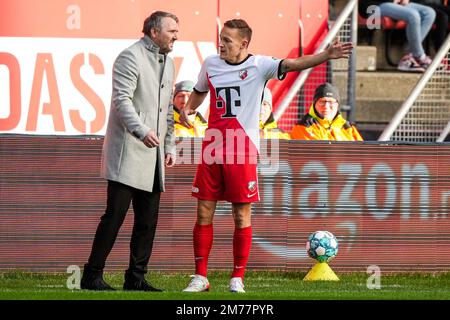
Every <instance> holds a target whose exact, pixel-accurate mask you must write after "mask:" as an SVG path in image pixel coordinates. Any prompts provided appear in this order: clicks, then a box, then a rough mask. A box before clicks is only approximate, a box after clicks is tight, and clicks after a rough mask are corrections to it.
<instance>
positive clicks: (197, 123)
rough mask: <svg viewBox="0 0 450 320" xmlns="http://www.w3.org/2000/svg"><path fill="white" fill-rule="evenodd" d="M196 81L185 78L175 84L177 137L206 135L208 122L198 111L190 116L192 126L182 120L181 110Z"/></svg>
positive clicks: (174, 115) (174, 108) (174, 104)
mask: <svg viewBox="0 0 450 320" xmlns="http://www.w3.org/2000/svg"><path fill="white" fill-rule="evenodd" d="M194 85H195V84H194V82H192V81H189V80H185V81H181V82H178V83H177V84H176V85H175V90H174V92H173V117H174V121H175V125H174V127H175V136H177V137H204V136H205V130H206V128H207V127H208V122H207V121H206V120H205V118H203V116H202V115H201V114H200V113H199V112H197V113H195V114H193V115H191V116H190V117H189V120H190V121H191V123H192V128H187V127H185V126H183V125H182V124H181V122H180V110H181V109H182V108H184V106H185V105H186V102H187V101H188V99H189V96H190V95H191V93H192V91H193V90H194Z"/></svg>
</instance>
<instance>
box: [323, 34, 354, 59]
mask: <svg viewBox="0 0 450 320" xmlns="http://www.w3.org/2000/svg"><path fill="white" fill-rule="evenodd" d="M326 51H327V53H328V57H329V58H330V59H339V58H348V57H349V56H350V54H351V53H352V51H353V43H351V42H339V38H337V39H336V40H335V41H334V42H333V43H332V44H331V45H330V46H329V47H328V49H327V50H326Z"/></svg>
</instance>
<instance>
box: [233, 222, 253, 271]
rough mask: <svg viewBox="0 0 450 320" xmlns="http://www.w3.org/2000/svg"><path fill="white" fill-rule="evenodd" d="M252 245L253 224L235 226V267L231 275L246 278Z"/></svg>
mask: <svg viewBox="0 0 450 320" xmlns="http://www.w3.org/2000/svg"><path fill="white" fill-rule="evenodd" d="M251 247H252V226H249V227H245V228H242V229H238V228H235V229H234V236H233V256H234V268H233V273H232V274H231V277H232V278H234V277H241V278H244V273H245V267H246V266H247V261H248V256H249V255H250V248H251Z"/></svg>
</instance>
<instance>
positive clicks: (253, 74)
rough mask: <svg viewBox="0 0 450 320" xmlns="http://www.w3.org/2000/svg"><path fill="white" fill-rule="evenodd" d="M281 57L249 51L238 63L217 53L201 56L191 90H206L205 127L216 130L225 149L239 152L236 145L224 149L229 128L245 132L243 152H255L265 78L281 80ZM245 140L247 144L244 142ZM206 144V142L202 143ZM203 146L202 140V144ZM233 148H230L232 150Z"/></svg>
mask: <svg viewBox="0 0 450 320" xmlns="http://www.w3.org/2000/svg"><path fill="white" fill-rule="evenodd" d="M281 62H282V60H281V59H275V58H272V57H268V56H260V55H256V56H254V55H249V56H248V57H247V58H246V59H245V60H244V61H242V62H241V63H238V64H231V63H229V62H227V61H225V60H223V59H220V56H219V55H212V56H209V57H207V58H206V59H205V62H204V63H203V65H202V68H201V70H200V73H199V76H198V82H197V84H196V85H195V88H194V90H196V91H198V92H208V91H209V94H210V110H209V119H208V129H207V133H206V136H207V135H208V131H209V130H212V129H215V130H216V132H217V130H219V131H220V132H221V133H222V136H223V142H224V144H223V146H224V150H226V151H225V153H230V152H234V153H235V154H236V153H239V151H238V150H242V149H237V148H236V146H234V148H232V149H231V150H230V149H226V143H227V136H228V137H229V139H228V140H230V137H231V136H230V134H232V132H231V130H234V131H241V132H243V133H244V135H245V140H246V146H245V152H246V154H247V155H254V154H255V152H256V153H259V115H260V110H261V102H262V97H263V93H264V87H265V86H266V83H267V81H268V80H270V79H273V78H278V79H280V80H282V79H283V78H284V75H283V74H281V71H280V70H281ZM247 144H248V145H247ZM206 145H207V143H206ZM203 147H205V141H204V144H203ZM232 150H233V151H232Z"/></svg>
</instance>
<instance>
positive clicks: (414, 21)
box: [359, 0, 436, 72]
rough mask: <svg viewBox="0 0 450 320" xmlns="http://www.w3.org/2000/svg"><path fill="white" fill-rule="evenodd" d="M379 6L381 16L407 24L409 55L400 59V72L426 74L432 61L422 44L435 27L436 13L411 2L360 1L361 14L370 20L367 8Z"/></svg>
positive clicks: (396, 0)
mask: <svg viewBox="0 0 450 320" xmlns="http://www.w3.org/2000/svg"><path fill="white" fill-rule="evenodd" d="M371 5H378V6H379V9H380V15H381V16H382V17H383V16H386V17H390V18H392V19H394V20H403V21H405V22H406V38H407V40H408V54H406V55H405V56H403V57H402V58H401V59H400V62H399V64H398V67H397V68H398V70H401V71H412V72H424V71H425V69H426V68H428V67H429V66H430V64H431V59H430V57H429V56H427V55H426V53H425V50H424V49H423V46H422V42H423V40H424V39H425V37H426V36H427V34H428V32H430V30H431V27H432V26H433V23H434V19H435V18H436V12H435V11H434V10H433V9H432V8H430V7H428V6H424V5H421V4H418V3H412V2H410V0H360V1H359V13H360V15H361V16H363V17H364V18H368V15H369V13H368V12H367V8H368V7H369V6H371Z"/></svg>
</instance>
